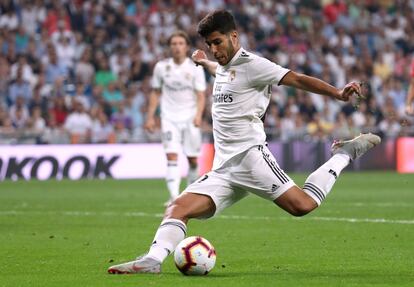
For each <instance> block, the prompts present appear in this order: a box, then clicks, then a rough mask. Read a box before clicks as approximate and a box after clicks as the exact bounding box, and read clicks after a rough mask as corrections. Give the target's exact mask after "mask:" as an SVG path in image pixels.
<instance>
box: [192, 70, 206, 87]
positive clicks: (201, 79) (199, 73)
mask: <svg viewBox="0 0 414 287" xmlns="http://www.w3.org/2000/svg"><path fill="white" fill-rule="evenodd" d="M206 88H207V86H206V76H205V74H204V69H203V68H202V67H200V66H199V67H196V68H195V77H194V89H195V90H196V91H198V92H204V91H205V90H206Z"/></svg>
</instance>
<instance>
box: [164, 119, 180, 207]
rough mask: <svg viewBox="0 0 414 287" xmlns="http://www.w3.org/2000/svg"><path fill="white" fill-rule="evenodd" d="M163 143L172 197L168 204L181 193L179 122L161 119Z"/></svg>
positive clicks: (167, 182) (167, 177)
mask: <svg viewBox="0 0 414 287" xmlns="http://www.w3.org/2000/svg"><path fill="white" fill-rule="evenodd" d="M161 129H162V144H163V146H164V150H165V152H166V156H167V173H166V177H165V181H166V184H167V189H168V192H169V193H170V198H169V200H168V201H167V202H166V205H168V204H169V203H171V202H172V201H173V200H174V199H175V198H177V197H178V195H179V194H180V183H181V171H180V167H179V166H178V152H179V150H180V148H181V147H180V145H181V144H180V142H181V133H180V130H179V127H178V126H177V124H175V123H173V122H171V121H168V120H166V119H162V120H161Z"/></svg>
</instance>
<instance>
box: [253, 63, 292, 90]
mask: <svg viewBox="0 0 414 287" xmlns="http://www.w3.org/2000/svg"><path fill="white" fill-rule="evenodd" d="M248 69H249V70H248V75H247V76H248V79H249V83H251V84H252V85H254V86H263V85H264V86H266V85H271V84H274V83H276V84H279V82H280V81H281V80H282V79H283V77H284V76H285V75H286V74H287V73H288V72H289V71H290V70H289V69H286V68H283V67H282V66H279V65H277V64H275V63H273V62H271V61H269V60H268V59H265V58H262V57H257V58H255V59H254V60H253V61H251V62H250V63H249V67H248Z"/></svg>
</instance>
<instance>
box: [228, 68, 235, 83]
mask: <svg viewBox="0 0 414 287" xmlns="http://www.w3.org/2000/svg"><path fill="white" fill-rule="evenodd" d="M235 78H236V71H234V70H230V71H229V82H233V80H234V79H235Z"/></svg>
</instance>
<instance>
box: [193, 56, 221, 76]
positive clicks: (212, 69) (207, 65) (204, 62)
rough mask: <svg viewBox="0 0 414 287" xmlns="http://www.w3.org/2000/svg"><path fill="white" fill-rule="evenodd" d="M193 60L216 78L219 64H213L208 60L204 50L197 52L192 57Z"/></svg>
mask: <svg viewBox="0 0 414 287" xmlns="http://www.w3.org/2000/svg"><path fill="white" fill-rule="evenodd" d="M191 59H193V61H194V63H196V64H197V65H200V66H202V67H203V68H204V69H206V70H207V72H209V74H210V75H212V76H213V77H215V76H216V69H217V65H218V64H217V62H213V61H210V60H209V59H207V55H206V53H205V52H204V51H203V50H195V51H194V53H193V54H192V55H191Z"/></svg>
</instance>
